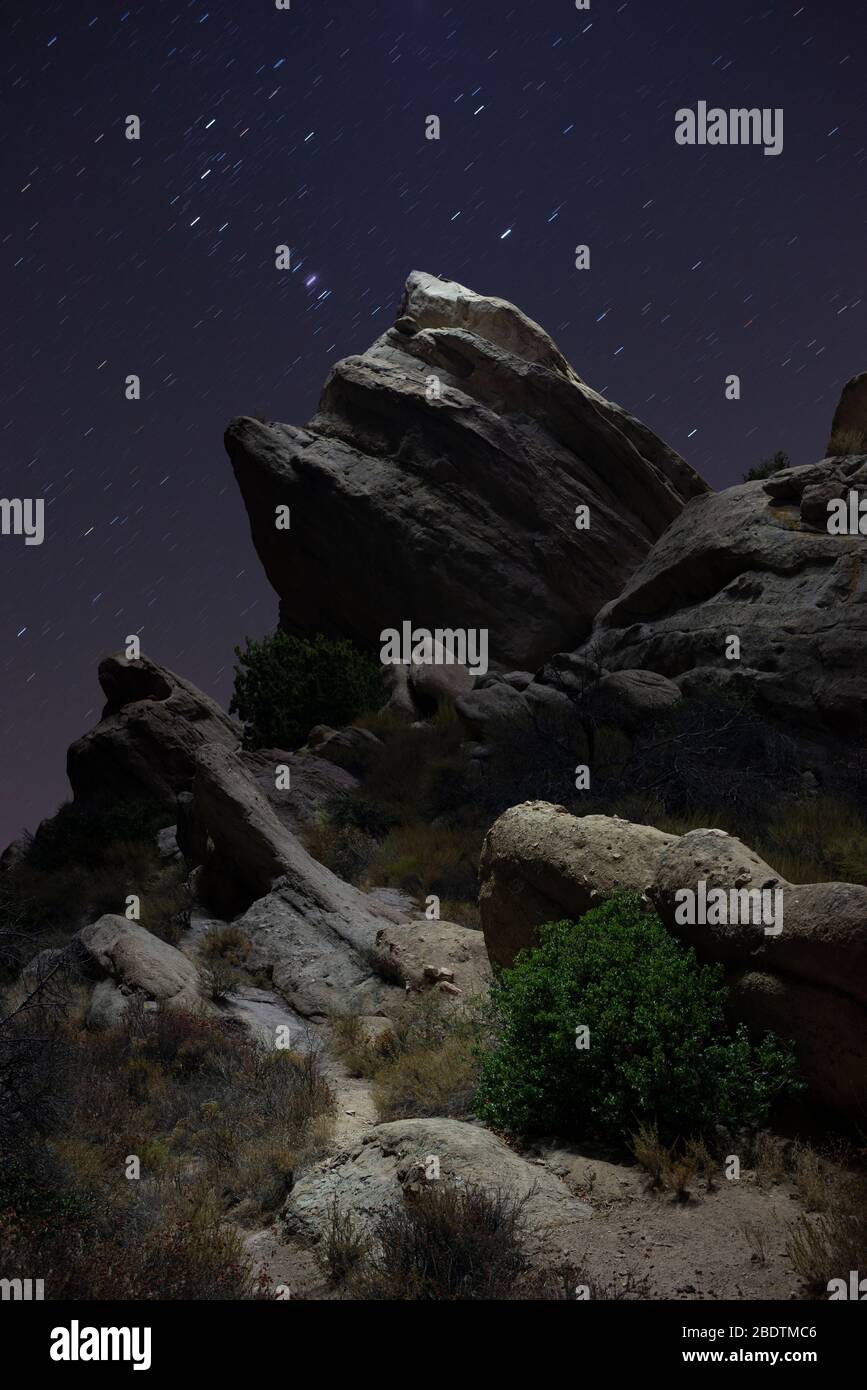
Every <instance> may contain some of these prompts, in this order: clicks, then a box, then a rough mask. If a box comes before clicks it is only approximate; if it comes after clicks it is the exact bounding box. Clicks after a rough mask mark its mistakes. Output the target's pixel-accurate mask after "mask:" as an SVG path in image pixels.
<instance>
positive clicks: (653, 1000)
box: [477, 893, 798, 1138]
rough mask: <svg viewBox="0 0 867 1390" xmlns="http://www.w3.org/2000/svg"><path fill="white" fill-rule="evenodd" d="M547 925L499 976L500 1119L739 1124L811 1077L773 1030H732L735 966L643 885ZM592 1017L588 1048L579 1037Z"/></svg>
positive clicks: (489, 1107)
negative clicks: (713, 962) (681, 927)
mask: <svg viewBox="0 0 867 1390" xmlns="http://www.w3.org/2000/svg"><path fill="white" fill-rule="evenodd" d="M540 937H541V941H540V945H539V947H538V948H537V949H535V950H533V951H530V952H522V953H521V954H520V955H519V957H518V959H517V961H516V963H515V965H514V966H513V967H512V968H511V969H510V970H505V971H503V972H502V974H501V975H500V976H499V978H498V979H497V980H496V981H495V984H494V987H493V991H492V999H493V1003H494V1008H495V1012H496V1014H497V1015H498V1018H499V1039H498V1042H497V1043H495V1044H494V1046H493V1047H491V1048H490V1049H489V1050H488V1051H487V1052H486V1054H485V1056H484V1058H483V1063H482V1076H481V1082H480V1087H479V1095H478V1099H477V1109H478V1113H479V1115H480V1116H481V1117H482V1118H483V1119H485V1120H487V1121H488V1122H489V1123H491V1124H493V1125H495V1126H497V1127H502V1128H506V1129H511V1130H517V1131H519V1132H532V1131H536V1132H539V1131H542V1132H555V1133H558V1134H563V1133H565V1134H572V1135H582V1136H583V1135H586V1134H587V1133H588V1131H589V1132H595V1133H598V1134H600V1135H603V1136H610V1137H620V1138H622V1137H624V1136H626V1135H628V1134H629V1133H630V1132H631V1131H632V1130H634V1128H635V1127H636V1124H640V1123H641V1122H642V1121H652V1122H655V1123H657V1124H658V1125H659V1128H660V1131H661V1132H662V1133H663V1134H664V1135H666V1136H668V1135H671V1136H677V1135H684V1136H685V1135H688V1134H689V1135H692V1134H695V1135H700V1134H702V1133H710V1132H712V1131H713V1129H714V1127H715V1126H716V1125H718V1124H721V1125H723V1126H724V1127H725V1128H726V1129H727V1130H729V1131H737V1130H738V1129H739V1128H740V1127H741V1126H743V1125H745V1124H750V1123H760V1122H762V1121H763V1120H764V1118H765V1117H766V1116H767V1113H768V1110H769V1107H770V1105H771V1102H772V1100H773V1099H774V1096H775V1095H776V1094H778V1093H787V1092H788V1093H792V1092H794V1091H795V1090H796V1089H798V1087H797V1083H795V1081H794V1079H793V1059H792V1056H791V1054H790V1052H788V1051H787V1050H786V1049H784V1048H783V1047H781V1046H780V1045H779V1044H778V1043H777V1042H776V1040H775V1039H774V1038H773V1037H772V1036H771V1035H770V1034H769V1035H768V1036H767V1037H766V1038H765V1039H764V1040H763V1041H762V1042H761V1043H760V1044H759V1045H758V1046H756V1047H752V1046H751V1044H750V1041H749V1038H748V1036H747V1033H746V1030H745V1029H744V1028H739V1029H738V1030H737V1031H736V1032H735V1034H734V1035H733V1036H731V1035H729V1034H728V1033H727V1032H726V1031H725V1029H724V1025H723V1003H724V999H725V995H726V990H725V986H724V984H723V972H722V968H721V967H720V966H699V965H698V963H697V962H696V959H695V954H694V952H693V951H691V950H687V949H685V948H684V947H683V946H681V945H680V943H679V942H677V941H675V940H674V939H673V938H672V937H671V936H669V934H668V933H667V932H666V930H665V928H664V927H663V925H662V923H661V922H660V920H659V918H658V917H657V916H656V915H655V914H654V913H650V912H646V911H645V910H644V907H643V904H642V901H641V899H640V897H639V896H638V895H637V894H635V893H618V894H615V895H614V896H613V897H611V898H610V899H609V900H608V901H607V902H606V903H605V904H604V905H603V906H602V907H599V908H595V909H593V911H591V912H588V913H586V914H585V916H584V917H583V918H582V919H581V920H580V922H578V923H575V922H555V923H550V924H549V925H547V926H545V927H543V928H542V929H541V932H540ZM579 1025H586V1026H587V1027H589V1030H590V1046H589V1048H586V1049H580V1048H578V1047H577V1046H576V1041H577V1039H576V1028H577V1027H578V1026H579Z"/></svg>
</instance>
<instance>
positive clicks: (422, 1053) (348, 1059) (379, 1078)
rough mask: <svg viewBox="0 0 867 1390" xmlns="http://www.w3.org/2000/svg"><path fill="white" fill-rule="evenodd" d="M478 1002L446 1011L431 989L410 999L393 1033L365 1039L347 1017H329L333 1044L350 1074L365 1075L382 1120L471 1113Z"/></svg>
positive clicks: (475, 1079) (357, 1023)
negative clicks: (375, 1039) (368, 1039)
mask: <svg viewBox="0 0 867 1390" xmlns="http://www.w3.org/2000/svg"><path fill="white" fill-rule="evenodd" d="M481 1024H482V1020H481V1018H480V1017H479V1016H478V1011H477V1009H476V1002H475V1001H473V1000H471V1001H469V1004H468V1005H465V1006H464V1007H463V1008H462V1009H460V1010H458V1009H453V1008H449V1007H447V1006H446V1004H445V1000H444V997H443V995H442V994H440V993H439V992H438V991H437V990H431V991H429V992H428V993H425V994H416V995H410V997H409V998H408V999H407V1001H406V1003H405V1004H404V1006H403V1008H402V1009H401V1010H400V1013H399V1014H398V1015H397V1017H396V1018H393V1019H392V1020H391V1029H390V1031H389V1032H388V1033H386V1034H385V1036H384V1037H382V1038H380V1039H378V1040H377V1041H376V1042H370V1041H366V1040H365V1038H364V1035H363V1031H362V1028H361V1023H360V1020H359V1019H358V1018H357V1017H354V1016H353V1015H351V1014H347V1015H342V1016H340V1015H337V1016H335V1017H334V1018H333V1019H332V1038H331V1046H332V1048H333V1050H334V1052H335V1053H336V1054H337V1056H338V1057H340V1059H341V1061H342V1062H343V1063H344V1065H345V1066H346V1067H347V1069H348V1070H349V1072H350V1074H351V1075H353V1076H365V1077H367V1078H369V1079H370V1080H371V1082H372V1086H371V1091H372V1094H373V1099H374V1102H375V1104H376V1108H377V1113H378V1115H379V1118H380V1120H382V1121H386V1120H397V1119H405V1118H410V1117H419V1116H425V1115H455V1116H465V1115H469V1114H471V1113H472V1107H473V1099H474V1096H475V1091H476V1085H477V1083H478V1075H479V1061H478V1055H477V1054H478V1046H477V1045H476V1043H477V1039H478V1036H479V1031H480V1027H481Z"/></svg>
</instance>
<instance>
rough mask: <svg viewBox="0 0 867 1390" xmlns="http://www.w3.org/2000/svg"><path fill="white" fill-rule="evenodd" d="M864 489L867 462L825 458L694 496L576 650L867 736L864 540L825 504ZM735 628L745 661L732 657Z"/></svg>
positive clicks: (614, 666)
mask: <svg viewBox="0 0 867 1390" xmlns="http://www.w3.org/2000/svg"><path fill="white" fill-rule="evenodd" d="M850 489H851V490H853V491H855V492H856V493H859V495H864V494H865V493H867V458H865V457H863V456H861V457H852V458H840V459H827V460H825V461H824V462H822V463H819V464H815V465H810V466H808V467H805V468H791V469H786V470H785V471H784V472H781V473H776V474H774V475H773V476H772V477H771V478H768V479H767V480H766V481H764V482H754V483H746V484H744V485H743V486H740V487H732V488H729V489H728V490H727V491H725V492H721V493H711V494H708V495H706V496H704V497H699V498H696V499H695V500H694V501H693V502H691V503H690V504H689V506H688V507H687V508H686V510H685V511H684V512H683V513H682V514H681V516H680V517H679V518H678V519H677V520H676V521H675V522H674V524H673V525H672V526H671V527H670V528H669V530H668V531H667V532H666V533H665V535H664V536H663V537H662V538H661V539H660V540H659V541H658V542H657V544H656V545H655V546H654V548H653V550H652V551H651V552H650V554H649V555H648V556H647V557H646V559H645V560H644V561H643V563H642V564H641V566H640V567H639V568H638V570H636V572H635V573H634V574H633V576H632V578H631V579H630V580H629V582H628V583H627V585H626V587H625V589H624V590H623V592H622V594H620V596H619V597H618V598H616V599H614V600H613V601H612V602H611V603H609V604H608V605H607V606H606V607H605V608H604V609H603V610H602V611H601V612H600V614H599V616H598V618H597V620H596V624H595V627H594V630H593V634H592V637H591V639H590V641H589V642H588V643H587V645H586V646H585V647H584V648H583V649H582V651H581V653H579V655H581V654H583V655H585V656H589V655H590V654H591V653H592V655H593V657H594V659H595V660H596V661H597V662H598V663H599V665H600V666H601V667H603V668H604V669H606V670H632V671H635V670H642V669H643V670H650V671H655V672H658V673H659V674H661V675H663V676H666V677H668V678H669V679H671V680H673V681H675V682H676V683H677V685H678V686H679V687H680V689H681V691H682V692H683V693H684V694H686V695H690V694H701V693H703V692H705V691H707V690H708V689H713V688H717V689H726V688H729V689H731V690H732V692H733V693H735V692H737V693H741V694H744V695H748V696H751V697H755V698H756V699H757V700H758V702H759V704H760V705H762V706H763V707H764V708H765V709H766V710H767V711H768V712H770V713H772V714H774V715H777V716H779V717H781V718H782V719H785V720H787V721H790V722H791V724H793V725H803V726H812V727H813V728H814V729H815V730H817V731H822V730H823V731H828V730H830V731H832V732H833V731H836V732H841V731H842V727H843V725H842V724H841V721H843V720H845V721H847V723H846V726H845V727H846V728H847V729H848V731H849V732H850V734H851V735H852V736H854V737H856V738H857V737H859V736H860V737H863V728H864V725H863V721H864V717H865V714H867V641H865V639H867V537H865V536H861V535H853V536H848V535H829V533H828V530H827V520H828V511H827V502H828V501H829V499H831V498H834V497H845V496H846V495H847V494H848V492H849V491H850ZM729 634H733V635H736V636H737V637H739V638H740V660H728V659H727V658H726V639H727V636H728V635H729Z"/></svg>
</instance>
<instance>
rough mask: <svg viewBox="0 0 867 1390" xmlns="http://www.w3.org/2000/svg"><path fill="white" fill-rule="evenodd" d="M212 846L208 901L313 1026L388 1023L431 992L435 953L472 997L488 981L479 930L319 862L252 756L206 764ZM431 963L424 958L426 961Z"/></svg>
mask: <svg viewBox="0 0 867 1390" xmlns="http://www.w3.org/2000/svg"><path fill="white" fill-rule="evenodd" d="M185 815H186V816H187V819H188V820H191V821H194V822H195V824H196V825H197V826H198V837H197V838H198V843H199V844H201V843H202V841H203V840H204V842H205V843H206V844H207V846H208V848H207V857H206V859H205V863H204V868H203V875H202V878H201V879H200V891H201V892H202V894H203V897H204V899H205V901H206V902H207V903H208V905H209V906H213V908H214V909H215V910H216V911H218V912H219V913H220V914H221V915H226V916H229V915H235V914H237V913H241V914H243V915H241V916H239V917H238V926H239V927H240V928H241V930H242V931H244V932H245V933H246V934H247V936H248V937H249V938H250V941H251V943H252V949H251V952H250V956H249V958H248V962H247V963H248V965H249V966H250V967H251V968H253V969H259V970H265V971H267V972H269V973H270V975H271V979H272V981H273V984H274V987H275V988H276V989H277V990H278V991H279V992H280V994H281V995H282V996H283V998H284V999H285V1000H286V1001H287V1003H288V1004H289V1005H290V1007H291V1008H292V1009H294V1010H295V1011H296V1012H297V1013H298V1014H300V1015H301V1016H303V1017H304V1018H308V1019H309V1018H315V1019H321V1018H324V1017H326V1016H327V1015H328V1014H330V1013H331V1012H333V1011H335V1010H337V1011H339V1012H344V1013H363V1014H376V1013H379V1012H381V1011H383V1010H384V1009H385V1008H386V1006H387V1005H391V1006H394V1005H395V1003H396V1002H399V1000H400V997H401V995H402V994H403V992H404V989H405V987H406V985H407V984H409V985H410V986H411V987H414V986H419V985H420V983H421V981H422V977H423V968H424V964H425V963H426V961H427V960H428V959H430V952H431V951H432V950H433V951H435V953H436V956H437V960H438V962H439V963H441V964H443V965H445V966H447V967H450V968H453V969H454V972H455V978H456V979H457V981H458V984H459V985H461V986H464V985H466V987H467V989H469V988H470V987H472V988H475V987H476V984H477V982H478V981H479V980H480V979H482V978H485V977H486V976H487V971H488V965H487V960H486V959H485V957H484V949H483V943H482V941H481V937H480V936H479V933H478V932H472V931H470V930H469V929H468V928H464V927H459V926H456V925H452V924H450V923H445V922H431V923H428V922H426V921H421V922H414V923H408V922H407V921H406V920H405V916H404V914H402V913H401V912H399V911H396V910H395V909H394V908H392V907H389V906H387V905H385V904H383V903H380V902H378V901H377V900H376V898H375V897H373V896H372V895H368V894H366V893H363V892H361V891H360V890H359V889H357V888H353V887H351V886H350V885H349V884H347V883H344V882H343V881H342V880H341V879H339V878H338V877H337V876H336V875H335V874H333V873H331V871H330V870H329V869H327V868H325V866H324V865H323V864H319V863H317V861H316V860H315V859H313V858H312V856H311V855H309V854H308V853H307V851H306V850H305V849H304V847H303V846H302V845H301V844H300V843H299V841H298V840H297V839H296V837H295V836H294V835H293V834H292V833H291V831H290V830H288V829H287V828H286V826H285V825H284V824H282V823H281V821H280V820H279V819H278V817H277V815H276V814H275V812H274V810H273V809H272V807H271V806H270V805H269V804H268V801H267V800H266V798H265V796H264V795H263V793H262V791H261V790H260V789H259V787H258V786H257V785H256V783H255V782H254V781H253V779H252V777H251V775H250V771H249V769H248V768H247V767H245V765H244V762H243V760H242V758H240V757H239V756H237V755H236V754H234V753H232V752H230V751H228V750H226V749H221V748H217V747H211V748H206V749H203V750H202V752H201V753H200V755H199V760H198V764H197V769H196V777H195V783H194V791H193V802H192V808H191V809H190V808H188V809H187V811H186V812H185ZM423 953H424V959H422V954H423Z"/></svg>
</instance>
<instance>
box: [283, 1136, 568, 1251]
mask: <svg viewBox="0 0 867 1390" xmlns="http://www.w3.org/2000/svg"><path fill="white" fill-rule="evenodd" d="M429 1157H436V1158H438V1159H439V1160H440V1178H439V1181H442V1182H452V1183H456V1184H459V1185H467V1184H471V1185H475V1186H478V1187H482V1188H486V1189H488V1190H489V1191H490V1192H491V1193H494V1192H498V1191H499V1192H503V1193H504V1194H508V1195H509V1196H512V1197H516V1198H519V1199H520V1198H522V1197H525V1196H527V1194H530V1195H529V1200H528V1201H527V1205H526V1208H525V1218H526V1219H525V1223H524V1225H525V1229H526V1246H527V1252H528V1254H529V1256H530V1258H531V1261H534V1262H535V1261H536V1260H541V1261H547V1264H548V1267H549V1268H550V1261H551V1255H552V1249H554V1248H556V1249H557V1251H558V1252H563V1253H564V1254H569V1253H571V1254H572V1255H573V1256H574V1255H577V1254H578V1252H579V1250H580V1249H581V1242H582V1241H583V1240H585V1239H586V1230H585V1223H586V1222H587V1221H588V1220H589V1218H590V1216H591V1210H590V1208H589V1207H588V1206H587V1205H586V1204H585V1203H584V1202H581V1201H579V1200H578V1199H577V1198H576V1197H574V1196H573V1195H572V1193H571V1192H570V1191H569V1189H568V1188H567V1187H566V1185H565V1184H564V1183H562V1182H561V1181H560V1179H559V1178H557V1177H555V1176H554V1175H553V1173H550V1172H548V1170H547V1169H546V1168H544V1167H542V1166H540V1165H537V1164H531V1163H528V1162H527V1160H526V1159H525V1158H522V1157H521V1156H520V1154H517V1153H515V1151H514V1150H513V1149H511V1148H509V1147H508V1145H507V1144H505V1143H504V1142H503V1140H502V1139H500V1138H498V1137H497V1135H495V1134H492V1133H491V1132H490V1131H489V1130H486V1129H482V1128H481V1127H480V1126H477V1125H474V1124H467V1123H465V1122H464V1121H461V1120H451V1119H415V1120H394V1121H392V1122H391V1123H389V1124H382V1125H377V1126H376V1127H375V1128H374V1129H372V1130H371V1131H370V1132H369V1133H368V1134H366V1135H365V1136H364V1139H363V1140H362V1142H361V1143H360V1144H358V1145H357V1146H356V1147H355V1148H353V1149H346V1150H344V1151H343V1152H341V1153H339V1154H337V1155H335V1156H334V1157H333V1158H331V1159H329V1160H326V1161H325V1162H324V1163H321V1164H319V1165H317V1167H315V1168H314V1169H312V1170H311V1171H310V1172H308V1173H305V1174H304V1175H303V1176H302V1177H301V1178H300V1179H299V1180H298V1182H297V1183H296V1184H295V1186H294V1187H293V1189H292V1192H291V1193H290V1195H289V1198H288V1200H287V1202H286V1206H285V1207H284V1209H283V1217H284V1221H285V1225H286V1229H287V1232H288V1233H289V1234H290V1235H291V1236H293V1237H295V1238H300V1239H302V1240H306V1241H310V1242H312V1243H319V1242H321V1241H322V1239H323V1237H324V1236H325V1234H326V1231H327V1229H328V1222H329V1219H330V1216H331V1210H332V1206H333V1203H334V1201H335V1200H336V1201H337V1202H338V1204H339V1206H340V1208H341V1209H342V1210H345V1211H350V1212H351V1213H352V1216H353V1219H354V1220H355V1222H356V1225H357V1226H358V1227H359V1228H360V1229H361V1230H365V1229H367V1230H368V1231H369V1230H370V1228H371V1227H372V1225H373V1223H374V1221H375V1218H376V1216H377V1214H378V1213H379V1212H380V1211H382V1210H385V1209H387V1208H388V1207H390V1206H392V1205H394V1204H396V1203H398V1202H401V1201H402V1200H403V1199H404V1192H405V1191H406V1188H407V1187H408V1186H410V1185H411V1184H412V1183H413V1182H416V1181H421V1180H423V1177H422V1175H423V1173H424V1169H425V1165H426V1163H427V1160H428V1158H429ZM582 1253H583V1252H582Z"/></svg>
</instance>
